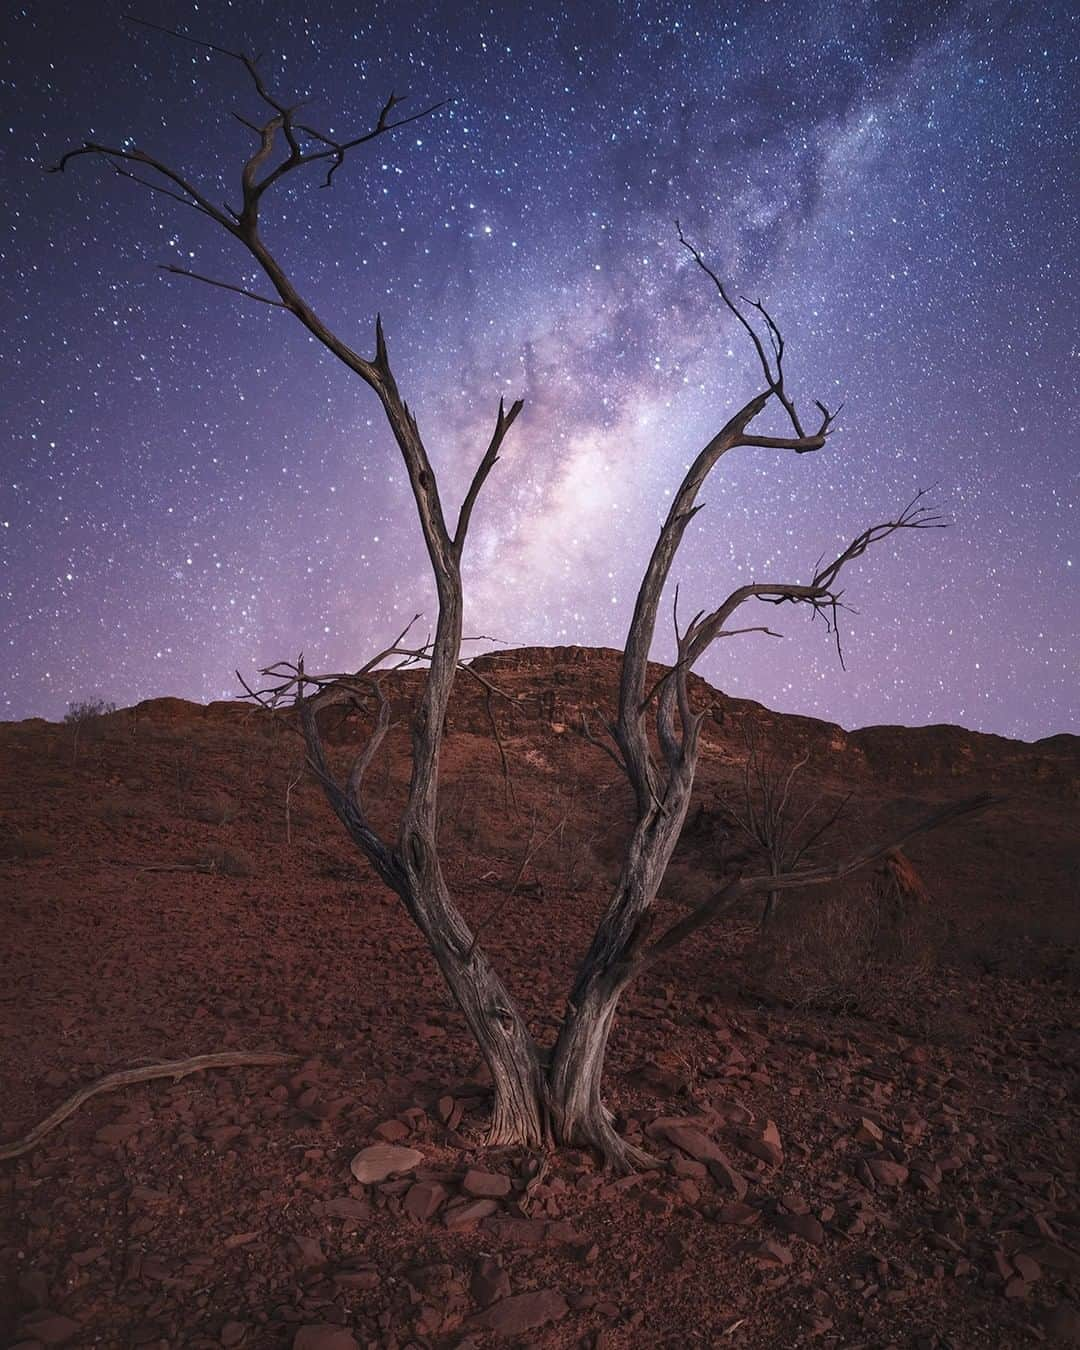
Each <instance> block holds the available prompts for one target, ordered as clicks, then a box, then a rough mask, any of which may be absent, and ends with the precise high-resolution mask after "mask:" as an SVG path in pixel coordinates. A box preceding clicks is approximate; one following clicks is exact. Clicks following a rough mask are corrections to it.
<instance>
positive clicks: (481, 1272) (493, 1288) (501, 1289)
mask: <svg viewBox="0 0 1080 1350" xmlns="http://www.w3.org/2000/svg"><path fill="white" fill-rule="evenodd" d="M469 1292H470V1293H471V1294H472V1296H473V1298H474V1299H475V1300H476V1302H477V1303H479V1305H480V1306H481V1308H486V1307H488V1306H489V1305H490V1304H492V1303H495V1302H497V1301H498V1300H499V1299H505V1298H507V1297H509V1294H510V1276H509V1275H507V1273H506V1271H505V1270H503V1268H502V1266H500V1265H499V1263H498V1261H496V1260H495V1258H494V1257H492V1256H481V1257H480V1259H479V1260H478V1261H477V1263H476V1265H475V1266H473V1273H472V1279H471V1281H470V1282H469Z"/></svg>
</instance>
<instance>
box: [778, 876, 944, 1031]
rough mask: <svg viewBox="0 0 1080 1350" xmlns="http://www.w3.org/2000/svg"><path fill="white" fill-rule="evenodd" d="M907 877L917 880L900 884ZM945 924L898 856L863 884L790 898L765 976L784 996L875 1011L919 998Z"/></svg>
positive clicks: (932, 973)
mask: <svg viewBox="0 0 1080 1350" xmlns="http://www.w3.org/2000/svg"><path fill="white" fill-rule="evenodd" d="M908 869H910V872H909V871H908ZM912 879H914V881H915V882H916V883H917V885H912V886H908V885H906V884H905V883H906V882H909V881H910V880H912ZM947 931H948V925H947V922H946V920H945V919H944V918H943V917H942V916H940V915H939V914H938V913H937V912H936V910H935V909H934V907H933V906H932V905H931V904H930V903H928V901H927V897H926V892H925V888H924V887H923V886H922V883H921V882H920V881H919V880H918V876H917V874H916V873H915V872H914V869H912V868H911V865H910V863H908V861H907V859H903V860H902V864H901V865H900V866H899V867H891V866H888V865H886V867H885V868H884V869H883V871H882V873H880V874H879V875H878V876H876V877H875V878H874V880H873V881H872V882H871V883H870V884H869V885H867V886H865V887H864V888H862V889H861V890H854V889H853V890H843V891H836V892H833V893H831V894H827V895H824V896H821V895H807V896H805V897H803V898H802V899H801V900H799V901H796V902H795V903H794V904H792V905H790V906H789V907H788V912H787V914H786V916H785V919H784V922H783V924H782V929H781V932H779V933H778V934H777V936H776V941H775V945H774V946H773V948H772V950H771V951H769V952H768V953H767V961H768V969H767V971H766V972H765V973H766V978H767V983H768V984H769V986H770V987H771V988H772V989H773V990H774V991H775V992H776V993H777V994H779V995H780V996H781V997H782V998H783V999H784V1000H785V1001H786V1002H791V1003H795V1004H798V1005H802V1006H807V1007H815V1008H821V1009H825V1010H828V1011H831V1012H839V1013H861V1014H864V1015H868V1016H874V1015H876V1014H880V1013H882V1012H884V1011H885V1010H886V1009H890V1008H892V1009H895V1008H897V1007H901V1006H903V1005H906V1004H909V1003H910V1002H912V1001H914V1000H917V999H918V996H919V994H920V992H922V991H924V990H925V989H926V988H927V986H928V985H929V984H930V983H931V982H932V980H933V979H934V977H935V972H936V969H937V966H938V959H939V955H940V952H941V948H942V946H943V944H944V942H945V940H946V937H947Z"/></svg>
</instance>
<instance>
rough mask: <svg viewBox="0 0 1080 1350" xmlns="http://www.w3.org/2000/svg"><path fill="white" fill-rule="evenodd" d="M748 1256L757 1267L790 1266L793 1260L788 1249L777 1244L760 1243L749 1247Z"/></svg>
mask: <svg viewBox="0 0 1080 1350" xmlns="http://www.w3.org/2000/svg"><path fill="white" fill-rule="evenodd" d="M749 1255H750V1257H751V1258H752V1259H753V1260H754V1261H756V1262H757V1263H758V1265H759V1266H773V1267H775V1266H790V1265H791V1263H792V1261H793V1260H794V1257H793V1256H792V1255H791V1250H790V1248H788V1247H785V1246H783V1245H782V1244H781V1243H779V1242H762V1243H761V1244H760V1245H759V1246H757V1247H751V1248H750V1252H749Z"/></svg>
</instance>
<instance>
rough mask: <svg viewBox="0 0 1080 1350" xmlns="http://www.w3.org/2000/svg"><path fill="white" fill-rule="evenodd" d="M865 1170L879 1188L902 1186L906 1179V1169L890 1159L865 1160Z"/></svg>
mask: <svg viewBox="0 0 1080 1350" xmlns="http://www.w3.org/2000/svg"><path fill="white" fill-rule="evenodd" d="M866 1170H867V1172H869V1174H870V1176H871V1178H872V1179H873V1180H874V1181H876V1182H877V1184H878V1185H879V1186H902V1185H903V1184H904V1182H905V1181H907V1179H908V1169H907V1168H906V1167H905V1166H904V1164H903V1163H898V1162H893V1160H892V1159H891V1158H867V1159H866Z"/></svg>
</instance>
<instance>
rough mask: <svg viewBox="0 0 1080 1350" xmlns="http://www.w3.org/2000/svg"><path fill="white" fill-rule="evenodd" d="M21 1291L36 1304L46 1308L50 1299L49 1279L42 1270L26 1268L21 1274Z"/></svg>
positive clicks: (37, 1306) (35, 1305) (38, 1306)
mask: <svg viewBox="0 0 1080 1350" xmlns="http://www.w3.org/2000/svg"><path fill="white" fill-rule="evenodd" d="M19 1293H20V1294H22V1295H23V1296H24V1297H25V1298H27V1299H29V1301H30V1302H31V1303H32V1304H33V1305H34V1307H35V1308H44V1307H45V1305H46V1304H47V1303H48V1301H49V1281H48V1279H47V1278H46V1276H45V1273H44V1272H43V1271H40V1270H24V1271H23V1273H22V1274H21V1275H20V1276H19Z"/></svg>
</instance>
